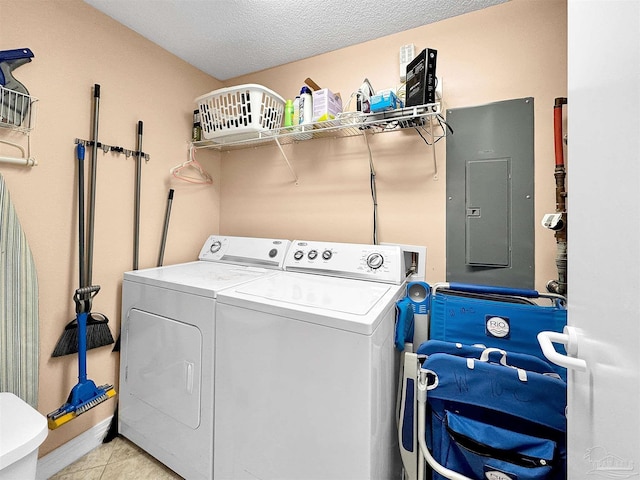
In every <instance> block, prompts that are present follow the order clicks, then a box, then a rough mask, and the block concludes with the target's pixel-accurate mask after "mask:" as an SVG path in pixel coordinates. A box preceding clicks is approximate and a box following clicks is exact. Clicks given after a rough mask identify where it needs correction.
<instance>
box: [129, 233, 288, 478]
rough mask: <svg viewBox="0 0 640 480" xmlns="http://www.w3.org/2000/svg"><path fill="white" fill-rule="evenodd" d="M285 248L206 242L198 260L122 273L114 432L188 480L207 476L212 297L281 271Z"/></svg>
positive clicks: (279, 243)
mask: <svg viewBox="0 0 640 480" xmlns="http://www.w3.org/2000/svg"><path fill="white" fill-rule="evenodd" d="M289 244H290V242H289V241H288V240H273V239H263V238H243V237H220V236H212V237H210V238H209V239H208V240H207V242H206V243H205V244H204V246H203V248H202V251H201V252H200V255H199V261H196V262H190V263H185V264H179V265H172V266H166V267H158V268H151V269H147V270H137V271H132V272H127V273H125V274H124V282H123V286H122V329H121V331H122V333H121V340H120V341H121V346H120V388H119V392H118V393H119V396H118V398H119V429H120V433H121V434H122V435H124V436H125V437H127V438H128V439H129V440H131V441H132V442H134V443H135V444H137V445H138V446H140V447H141V448H142V449H144V450H146V451H147V452H149V453H150V454H151V455H153V456H154V457H156V458H157V459H158V460H160V461H161V462H162V463H164V464H165V465H167V466H168V467H170V468H171V469H173V470H174V471H176V472H177V473H178V474H180V475H181V476H183V477H185V478H187V479H190V480H191V479H211V478H212V477H213V423H214V412H213V401H214V400H213V399H214V381H213V375H214V334H215V328H214V326H215V302H216V295H217V294H218V292H219V291H220V290H222V289H224V288H228V287H231V286H233V285H239V284H242V283H245V282H248V281H251V280H256V279H259V278H265V277H269V276H272V275H274V274H275V273H276V271H277V270H282V268H283V260H284V258H285V253H286V250H287V248H288V246H289Z"/></svg>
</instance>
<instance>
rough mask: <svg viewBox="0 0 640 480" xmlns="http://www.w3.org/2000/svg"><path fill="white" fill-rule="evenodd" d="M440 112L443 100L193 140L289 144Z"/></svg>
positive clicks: (392, 126) (423, 122)
mask: <svg viewBox="0 0 640 480" xmlns="http://www.w3.org/2000/svg"><path fill="white" fill-rule="evenodd" d="M439 114H440V103H433V104H428V105H420V106H415V107H405V108H399V109H396V110H388V111H384V112H378V113H367V114H363V113H359V112H346V113H343V114H341V115H340V117H339V118H336V119H335V120H329V121H325V122H318V123H311V124H307V125H296V126H292V127H280V128H274V129H271V130H264V131H262V132H255V133H252V134H241V135H228V136H224V137H219V138H216V139H213V140H201V141H199V142H194V146H195V147H196V148H209V149H215V150H219V151H229V150H237V149H242V148H247V147H252V146H259V145H264V144H269V143H271V142H274V141H275V142H277V143H278V144H279V145H287V144H290V143H295V142H299V141H305V140H310V139H317V138H337V137H353V136H360V135H363V134H364V133H367V134H370V133H371V134H374V133H381V132H388V131H394V130H398V129H401V128H415V127H423V126H428V124H429V121H428V117H432V116H436V115H439Z"/></svg>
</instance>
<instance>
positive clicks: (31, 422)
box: [0, 392, 48, 480]
mask: <svg viewBox="0 0 640 480" xmlns="http://www.w3.org/2000/svg"><path fill="white" fill-rule="evenodd" d="M47 434H48V430H47V419H46V418H45V416H44V415H41V414H40V413H39V412H38V411H37V410H35V409H34V408H32V407H31V406H30V405H28V404H27V403H25V402H23V401H22V400H21V399H20V398H18V397H17V396H16V395H14V394H13V393H9V392H2V393H0V480H17V479H20V480H28V479H35V478H36V466H37V463H38V448H40V444H41V443H42V442H44V440H45V438H47Z"/></svg>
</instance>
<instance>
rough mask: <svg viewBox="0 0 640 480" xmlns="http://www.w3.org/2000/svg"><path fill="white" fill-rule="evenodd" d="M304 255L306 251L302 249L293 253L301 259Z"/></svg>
mask: <svg viewBox="0 0 640 480" xmlns="http://www.w3.org/2000/svg"><path fill="white" fill-rule="evenodd" d="M302 257H304V252H303V251H302V250H296V252H295V253H294V254H293V258H295V259H296V260H300V259H301V258H302Z"/></svg>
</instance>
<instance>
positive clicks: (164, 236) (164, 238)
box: [158, 188, 173, 267]
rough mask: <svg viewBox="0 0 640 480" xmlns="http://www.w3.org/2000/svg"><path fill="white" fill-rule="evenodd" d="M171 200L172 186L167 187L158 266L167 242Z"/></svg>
mask: <svg viewBox="0 0 640 480" xmlns="http://www.w3.org/2000/svg"><path fill="white" fill-rule="evenodd" d="M172 202H173V188H170V189H169V197H168V198H167V211H166V212H165V215H164V228H163V229H162V241H161V242H160V254H159V255H158V267H161V266H162V262H163V260H164V249H165V246H166V244H167V233H168V232H169V217H170V216H171V203H172Z"/></svg>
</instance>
